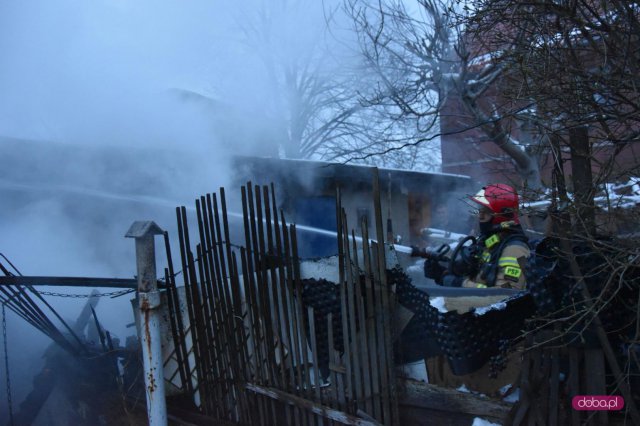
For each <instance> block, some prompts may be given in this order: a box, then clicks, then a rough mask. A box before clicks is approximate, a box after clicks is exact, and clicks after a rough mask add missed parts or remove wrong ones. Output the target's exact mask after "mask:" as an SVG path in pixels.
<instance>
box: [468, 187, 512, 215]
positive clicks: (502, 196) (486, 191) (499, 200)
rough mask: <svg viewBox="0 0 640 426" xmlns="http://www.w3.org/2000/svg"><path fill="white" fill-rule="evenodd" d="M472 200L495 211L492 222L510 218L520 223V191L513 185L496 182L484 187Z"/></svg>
mask: <svg viewBox="0 0 640 426" xmlns="http://www.w3.org/2000/svg"><path fill="white" fill-rule="evenodd" d="M471 200H473V201H475V202H476V203H478V204H480V205H482V206H484V207H487V208H488V209H489V210H491V211H492V212H493V213H494V216H493V219H492V220H491V223H493V224H494V225H497V224H499V223H502V222H506V221H508V220H510V221H513V222H515V223H520V220H519V219H518V193H517V192H516V190H515V189H513V187H511V186H509V185H505V184H503V183H495V184H492V185H487V186H485V187H484V188H482V189H481V190H480V191H478V193H477V194H476V195H474V196H473V197H471Z"/></svg>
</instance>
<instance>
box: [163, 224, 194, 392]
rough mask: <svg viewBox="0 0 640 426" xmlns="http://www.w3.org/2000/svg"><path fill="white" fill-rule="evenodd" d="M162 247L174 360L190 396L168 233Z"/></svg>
mask: <svg viewBox="0 0 640 426" xmlns="http://www.w3.org/2000/svg"><path fill="white" fill-rule="evenodd" d="M164 245H165V250H166V253H167V268H166V269H165V281H166V283H167V301H168V302H169V307H170V309H169V315H170V319H171V330H172V333H173V336H174V339H173V341H174V346H175V350H176V358H177V360H178V370H179V371H180V380H181V381H182V386H183V387H184V388H185V389H186V390H187V392H188V393H189V394H190V395H191V394H193V384H192V382H191V369H190V367H189V355H188V352H187V346H186V336H185V328H184V323H183V321H182V309H181V308H180V298H179V297H178V289H177V287H176V277H175V272H174V269H173V257H172V255H171V244H170V241H169V233H168V232H167V231H164Z"/></svg>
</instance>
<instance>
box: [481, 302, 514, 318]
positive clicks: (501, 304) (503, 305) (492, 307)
mask: <svg viewBox="0 0 640 426" xmlns="http://www.w3.org/2000/svg"><path fill="white" fill-rule="evenodd" d="M506 307H507V304H506V302H498V303H494V304H493V305H489V306H480V307H477V308H475V309H474V311H473V312H474V315H476V316H480V315H484V314H486V313H487V312H489V311H494V310H495V311H501V310H503V309H504V308H506Z"/></svg>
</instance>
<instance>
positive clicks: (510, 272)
mask: <svg viewBox="0 0 640 426" xmlns="http://www.w3.org/2000/svg"><path fill="white" fill-rule="evenodd" d="M504 275H505V276H507V277H513V278H520V275H522V269H520V268H515V267H513V266H507V267H506V268H505V270H504Z"/></svg>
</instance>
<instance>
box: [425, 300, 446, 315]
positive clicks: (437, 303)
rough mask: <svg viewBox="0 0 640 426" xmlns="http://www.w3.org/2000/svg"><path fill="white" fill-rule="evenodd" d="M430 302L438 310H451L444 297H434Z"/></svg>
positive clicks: (443, 311)
mask: <svg viewBox="0 0 640 426" xmlns="http://www.w3.org/2000/svg"><path fill="white" fill-rule="evenodd" d="M429 304H430V305H431V306H433V307H434V308H436V309H437V310H438V312H442V313H446V312H449V311H448V310H447V307H446V305H445V302H444V297H432V298H430V299H429Z"/></svg>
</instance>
